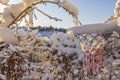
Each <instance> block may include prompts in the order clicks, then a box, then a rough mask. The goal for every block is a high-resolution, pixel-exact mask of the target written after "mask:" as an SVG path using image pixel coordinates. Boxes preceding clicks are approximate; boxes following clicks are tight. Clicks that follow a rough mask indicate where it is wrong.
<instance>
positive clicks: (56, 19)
mask: <svg viewBox="0 0 120 80" xmlns="http://www.w3.org/2000/svg"><path fill="white" fill-rule="evenodd" d="M36 10H37V11H39V12H40V13H42V14H43V15H45V16H47V17H48V18H50V19H54V20H55V21H62V20H61V19H58V18H56V17H51V16H50V15H48V14H46V13H44V12H43V11H41V10H40V9H38V8H37V9H36Z"/></svg>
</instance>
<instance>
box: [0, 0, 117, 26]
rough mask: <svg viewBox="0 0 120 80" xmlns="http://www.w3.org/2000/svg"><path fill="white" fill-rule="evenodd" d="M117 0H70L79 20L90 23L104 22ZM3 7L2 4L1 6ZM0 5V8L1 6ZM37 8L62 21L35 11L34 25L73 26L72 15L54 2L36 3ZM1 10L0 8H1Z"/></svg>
mask: <svg viewBox="0 0 120 80" xmlns="http://www.w3.org/2000/svg"><path fill="white" fill-rule="evenodd" d="M9 1H10V3H18V2H21V1H22V0H9ZM116 1H117V0H70V2H71V3H73V4H74V5H75V6H76V7H77V8H78V9H79V12H80V13H79V16H78V18H79V20H80V21H81V22H82V23H83V24H91V23H101V22H104V21H105V20H106V19H107V18H109V17H110V16H113V15H114V13H113V11H114V8H115V3H116ZM2 7H3V6H2ZM2 7H1V5H0V9H1V8H2ZM38 7H39V9H40V10H42V11H44V12H46V13H48V14H49V15H51V16H55V17H58V18H60V19H62V20H63V21H62V22H56V21H54V20H50V19H49V18H47V17H46V16H44V15H42V14H41V13H39V12H37V11H36V12H37V17H38V20H34V25H35V26H36V25H41V26H50V25H53V26H54V27H64V28H70V27H72V26H74V24H73V22H72V21H73V19H72V16H71V15H69V14H68V13H67V12H66V11H65V10H63V9H62V8H58V7H57V6H56V5H54V4H48V5H47V6H45V5H38ZM1 11H2V10H1Z"/></svg>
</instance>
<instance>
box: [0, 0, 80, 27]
mask: <svg viewBox="0 0 120 80" xmlns="http://www.w3.org/2000/svg"><path fill="white" fill-rule="evenodd" d="M4 3H7V2H4ZM41 3H43V4H46V3H52V4H56V5H58V6H59V7H62V8H63V9H65V10H66V11H67V12H69V13H70V14H71V15H72V16H73V19H74V22H75V23H76V24H78V23H80V21H79V20H78V18H77V16H78V13H79V11H78V9H77V8H76V7H75V6H74V5H72V4H71V3H70V2H69V1H68V0H64V1H63V2H60V0H54V1H53V0H23V1H22V2H21V3H18V4H12V5H10V6H8V7H6V8H5V10H4V12H3V13H2V21H1V24H0V26H2V27H10V26H11V25H12V24H15V23H16V22H17V21H19V20H21V19H22V18H23V17H25V16H26V15H27V14H29V13H30V12H31V11H30V9H31V8H32V6H35V5H37V4H41ZM37 10H38V9H37ZM38 11H39V12H41V13H42V14H44V15H45V16H47V17H49V18H50V19H54V20H56V21H61V19H58V18H56V17H51V16H49V15H48V14H46V13H44V12H43V11H41V10H38ZM80 24H81V23H80Z"/></svg>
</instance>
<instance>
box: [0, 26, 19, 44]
mask: <svg viewBox="0 0 120 80" xmlns="http://www.w3.org/2000/svg"><path fill="white" fill-rule="evenodd" d="M3 41H4V42H6V43H16V42H17V41H18V40H17V38H16V37H15V35H14V33H13V32H12V30H10V29H9V28H2V27H0V42H3Z"/></svg>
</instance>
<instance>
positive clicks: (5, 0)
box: [0, 0, 9, 6]
mask: <svg viewBox="0 0 120 80" xmlns="http://www.w3.org/2000/svg"><path fill="white" fill-rule="evenodd" d="M8 2H9V0H0V3H1V4H3V5H7V6H8V5H9V4H8Z"/></svg>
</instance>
